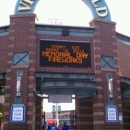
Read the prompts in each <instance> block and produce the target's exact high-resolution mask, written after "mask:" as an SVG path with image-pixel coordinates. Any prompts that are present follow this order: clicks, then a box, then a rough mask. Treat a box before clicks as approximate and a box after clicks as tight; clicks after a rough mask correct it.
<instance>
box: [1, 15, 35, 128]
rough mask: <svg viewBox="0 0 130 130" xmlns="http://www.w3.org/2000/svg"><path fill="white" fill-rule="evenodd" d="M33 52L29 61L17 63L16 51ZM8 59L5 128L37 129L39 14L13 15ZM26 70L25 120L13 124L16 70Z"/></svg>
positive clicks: (23, 86) (23, 100)
mask: <svg viewBox="0 0 130 130" xmlns="http://www.w3.org/2000/svg"><path fill="white" fill-rule="evenodd" d="M15 52H16V53H18V52H19V53H22V52H23V53H24V52H27V53H29V64H28V65H22V66H13V62H12V59H13V54H14V53H15ZM7 55H8V60H7V69H6V75H7V77H6V88H5V92H6V94H5V112H4V115H5V116H4V120H5V122H4V123H5V129H6V130H14V129H15V130H23V129H26V130H35V110H36V108H35V107H36V106H35V98H36V97H35V95H34V94H33V91H34V90H35V87H36V81H35V67H36V65H35V64H36V33H35V15H34V14H32V15H14V16H10V30H9V39H8V53H7ZM18 70H21V71H23V80H22V104H24V105H25V108H26V109H25V110H26V111H25V122H24V123H10V107H11V105H12V104H14V103H15V95H16V76H17V75H16V72H17V71H18Z"/></svg>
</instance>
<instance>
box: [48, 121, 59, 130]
mask: <svg viewBox="0 0 130 130" xmlns="http://www.w3.org/2000/svg"><path fill="white" fill-rule="evenodd" d="M49 130H58V129H57V127H56V126H55V123H54V122H53V123H52V126H50V128H49Z"/></svg>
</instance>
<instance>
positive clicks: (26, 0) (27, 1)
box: [14, 0, 111, 21]
mask: <svg viewBox="0 0 130 130" xmlns="http://www.w3.org/2000/svg"><path fill="white" fill-rule="evenodd" d="M39 1H40V0H17V3H16V6H15V11H14V14H33V13H34V10H35V7H36V5H37V3H38V2H39ZM82 1H83V2H84V3H85V4H86V5H87V6H88V7H89V9H90V10H91V12H92V15H93V18H98V19H103V20H109V21H111V16H110V11H109V8H108V6H107V4H106V2H105V0H82Z"/></svg>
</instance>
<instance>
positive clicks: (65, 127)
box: [62, 122, 69, 130]
mask: <svg viewBox="0 0 130 130" xmlns="http://www.w3.org/2000/svg"><path fill="white" fill-rule="evenodd" d="M62 130H69V126H67V125H66V122H64V124H63V127H62Z"/></svg>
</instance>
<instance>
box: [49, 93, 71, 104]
mask: <svg viewBox="0 0 130 130" xmlns="http://www.w3.org/2000/svg"><path fill="white" fill-rule="evenodd" d="M60 96H61V97H60ZM67 97H68V98H67ZM48 102H53V103H72V95H56V94H55V95H48Z"/></svg>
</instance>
